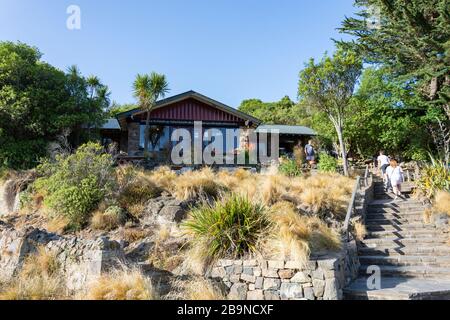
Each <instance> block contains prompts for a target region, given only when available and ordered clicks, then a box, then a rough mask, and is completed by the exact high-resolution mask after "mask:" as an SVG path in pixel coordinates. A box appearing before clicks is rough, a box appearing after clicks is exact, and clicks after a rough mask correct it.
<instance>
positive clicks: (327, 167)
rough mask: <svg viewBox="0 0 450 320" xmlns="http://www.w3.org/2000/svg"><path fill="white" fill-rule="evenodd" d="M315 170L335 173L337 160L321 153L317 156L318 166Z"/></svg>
mask: <svg viewBox="0 0 450 320" xmlns="http://www.w3.org/2000/svg"><path fill="white" fill-rule="evenodd" d="M317 168H318V169H319V171H321V172H336V171H337V160H336V158H334V157H332V156H330V155H328V154H326V153H321V154H320V156H319V164H318V165H317Z"/></svg>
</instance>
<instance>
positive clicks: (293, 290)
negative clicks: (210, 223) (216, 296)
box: [207, 241, 359, 300]
mask: <svg viewBox="0 0 450 320" xmlns="http://www.w3.org/2000/svg"><path fill="white" fill-rule="evenodd" d="M358 268H359V259H358V255H357V248H356V243H355V242H354V241H353V242H349V243H347V244H346V245H345V248H344V250H342V252H339V253H336V254H332V255H326V256H322V257H314V258H311V259H310V260H309V261H308V262H307V263H306V264H305V263H303V264H302V263H299V262H296V261H279V260H264V259H260V258H259V259H247V260H219V261H218V262H217V263H216V265H215V266H214V267H213V268H212V269H211V271H210V272H208V274H207V276H208V277H209V278H212V279H216V280H220V281H223V283H224V284H225V285H226V286H227V287H228V288H229V295H228V298H230V299H233V300H340V299H342V294H343V288H344V287H345V286H346V285H347V284H348V283H350V282H351V281H352V280H353V279H355V278H356V276H357V274H358Z"/></svg>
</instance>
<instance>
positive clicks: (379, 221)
mask: <svg viewBox="0 0 450 320" xmlns="http://www.w3.org/2000/svg"><path fill="white" fill-rule="evenodd" d="M424 218H425V216H424V215H417V216H407V217H402V216H399V215H376V216H370V217H366V225H368V226H369V225H387V224H391V225H394V224H395V225H402V224H410V223H412V224H414V223H424Z"/></svg>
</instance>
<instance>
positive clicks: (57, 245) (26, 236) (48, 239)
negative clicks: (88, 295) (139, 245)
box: [0, 222, 124, 291]
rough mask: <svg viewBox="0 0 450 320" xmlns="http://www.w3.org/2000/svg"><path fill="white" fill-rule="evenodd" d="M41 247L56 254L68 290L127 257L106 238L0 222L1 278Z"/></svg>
mask: <svg viewBox="0 0 450 320" xmlns="http://www.w3.org/2000/svg"><path fill="white" fill-rule="evenodd" d="M0 223H1V222H0ZM40 246H41V247H45V248H46V249H47V250H48V251H49V252H52V253H54V254H55V256H56V257H57V259H58V261H59V262H60V266H61V271H62V272H63V273H64V275H65V276H66V279H67V287H68V289H69V290H74V291H75V290H80V289H82V288H83V287H84V286H85V285H86V284H87V282H88V281H90V280H91V279H93V278H95V277H98V276H99V275H100V274H101V273H102V272H104V271H107V270H108V269H109V268H111V267H113V266H116V265H118V264H120V263H121V261H123V260H124V252H123V249H122V247H121V245H120V244H119V243H118V242H116V241H110V240H109V239H108V238H106V237H101V238H98V239H95V240H87V239H80V238H76V237H61V236H58V235H56V234H53V233H48V232H46V231H43V230H39V229H34V228H27V229H24V230H15V229H13V228H11V227H9V226H6V225H4V224H3V225H2V224H0V279H2V280H10V279H11V278H12V277H14V276H15V275H16V274H17V273H18V272H20V269H21V267H22V265H23V262H24V260H25V258H26V257H27V256H28V255H30V254H32V253H34V252H36V250H37V248H38V247H40Z"/></svg>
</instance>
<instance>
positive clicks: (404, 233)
mask: <svg viewBox="0 0 450 320" xmlns="http://www.w3.org/2000/svg"><path fill="white" fill-rule="evenodd" d="M440 236H442V231H440V230H437V229H432V230H421V229H418V230H415V229H411V230H379V231H371V230H369V231H367V237H366V238H367V239H372V238H392V237H396V238H397V239H399V240H401V239H405V238H440Z"/></svg>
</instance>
